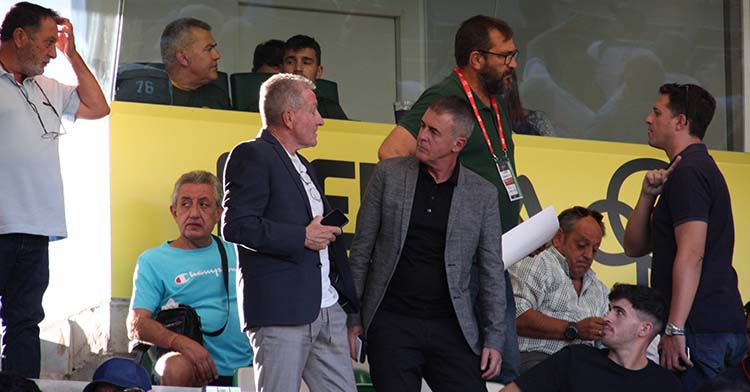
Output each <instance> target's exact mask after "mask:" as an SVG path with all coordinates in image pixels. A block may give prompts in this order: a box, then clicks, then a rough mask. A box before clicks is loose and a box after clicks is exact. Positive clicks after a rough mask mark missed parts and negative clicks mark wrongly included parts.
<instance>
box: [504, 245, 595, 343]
mask: <svg viewBox="0 0 750 392" xmlns="http://www.w3.org/2000/svg"><path fill="white" fill-rule="evenodd" d="M508 272H509V273H510V280H511V282H512V283H513V297H514V299H515V301H516V317H518V316H520V315H522V314H524V313H525V312H526V311H527V310H529V309H532V310H536V311H538V312H541V313H543V314H545V315H547V316H549V317H554V318H556V319H559V320H566V321H575V322H578V321H581V320H582V319H585V318H588V317H604V316H605V315H606V314H607V309H608V307H609V299H608V298H607V296H608V295H609V289H608V288H607V285H605V284H604V283H603V282H602V281H601V280H599V279H598V278H597V277H596V274H595V273H594V270H592V269H589V270H588V271H586V274H585V275H583V284H582V287H581V294H580V295H579V294H578V293H577V292H576V289H575V288H574V287H573V282H572V281H571V279H570V268H569V266H568V262H567V261H565V257H564V256H563V255H562V254H560V252H559V251H558V250H557V249H556V248H555V247H554V246H551V247H549V248H547V249H546V250H544V251H543V252H541V253H539V254H538V255H536V256H535V257H533V258H532V257H527V258H526V259H524V260H521V261H520V262H518V263H516V264H514V265H513V266H511V267H510V268H509V269H508ZM573 343H581V341H580V340H575V341H572V342H569V341H566V340H555V339H536V338H529V337H525V336H518V348H519V350H520V351H521V352H543V353H546V354H554V353H556V352H558V351H560V350H561V349H562V348H563V347H565V346H568V345H570V344H573ZM588 343H592V344H593V342H588Z"/></svg>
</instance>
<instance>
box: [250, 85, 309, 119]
mask: <svg viewBox="0 0 750 392" xmlns="http://www.w3.org/2000/svg"><path fill="white" fill-rule="evenodd" d="M305 90H315V84H314V83H313V82H311V81H310V80H309V79H307V78H306V77H304V76H301V75H295V74H288V73H279V74H276V75H273V76H271V77H270V78H268V80H266V81H265V82H264V83H263V84H262V85H261V86H260V103H259V106H260V117H261V120H262V121H263V126H264V127H267V126H269V125H280V124H281V115H282V114H283V113H284V111H285V110H291V111H293V112H296V111H298V110H299V109H300V108H301V107H302V105H303V104H304V103H305V100H304V98H303V97H302V93H303V92H304V91H305Z"/></svg>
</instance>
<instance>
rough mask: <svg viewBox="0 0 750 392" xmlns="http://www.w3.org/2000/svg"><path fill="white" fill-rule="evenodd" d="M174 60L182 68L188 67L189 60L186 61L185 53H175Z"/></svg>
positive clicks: (180, 51) (179, 51) (181, 51)
mask: <svg viewBox="0 0 750 392" xmlns="http://www.w3.org/2000/svg"><path fill="white" fill-rule="evenodd" d="M175 58H176V59H177V62H178V63H179V64H180V65H182V66H183V67H187V66H188V65H190V60H188V58H187V55H186V54H185V51H183V50H182V49H180V50H178V51H177V52H176V53H175Z"/></svg>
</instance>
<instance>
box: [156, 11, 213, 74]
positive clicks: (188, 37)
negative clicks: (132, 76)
mask: <svg viewBox="0 0 750 392" xmlns="http://www.w3.org/2000/svg"><path fill="white" fill-rule="evenodd" d="M192 28H197V29H203V30H206V31H211V26H210V25H209V24H208V23H206V22H204V21H202V20H198V19H195V18H180V19H177V20H174V21H172V22H171V23H169V24H168V25H167V27H165V28H164V31H163V32H162V33H161V42H160V49H161V61H162V62H163V63H164V65H167V66H168V65H173V64H175V63H177V56H176V53H177V51H178V50H184V49H187V48H189V47H190V46H191V45H193V42H195V37H194V36H193V32H192V31H191V29H192Z"/></svg>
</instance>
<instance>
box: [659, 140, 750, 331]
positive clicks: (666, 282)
mask: <svg viewBox="0 0 750 392" xmlns="http://www.w3.org/2000/svg"><path fill="white" fill-rule="evenodd" d="M679 155H680V156H681V157H682V160H681V161H680V163H678V164H677V166H676V167H675V169H674V171H673V172H672V174H671V175H670V176H669V181H667V183H666V184H665V185H664V188H663V189H662V192H661V195H660V196H659V201H658V202H657V203H656V207H655V208H654V213H653V217H652V225H653V226H652V230H651V236H652V237H651V243H652V244H653V248H654V249H653V250H654V253H653V259H652V264H651V268H652V271H651V286H652V287H654V288H657V289H659V290H660V291H661V292H662V293H663V294H664V295H665V296H667V298H669V299H671V295H672V267H673V265H674V258H675V255H676V254H677V242H676V240H675V233H674V229H675V227H677V226H678V225H680V224H681V223H685V222H690V221H703V222H706V223H707V224H708V231H707V233H706V245H705V251H704V256H703V266H702V269H701V277H700V282H699V284H698V291H697V292H696V294H695V299H694V300H693V307H692V308H691V309H690V314H689V315H688V319H687V327H688V329H690V330H691V331H693V332H697V333H701V332H732V333H744V326H745V322H744V316H743V310H742V299H741V298H740V293H739V290H738V289H737V272H736V271H735V270H734V267H732V255H733V252H734V220H733V218H732V204H731V201H730V199H729V189H728V188H727V183H726V181H725V180H724V176H723V175H722V174H721V172H720V171H719V168H718V166H716V162H714V160H713V158H712V157H711V156H710V155H708V150H707V149H706V145H705V144H703V143H697V144H691V145H690V146H688V147H687V148H685V150H683V151H682V152H681V153H680V154H679Z"/></svg>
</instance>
